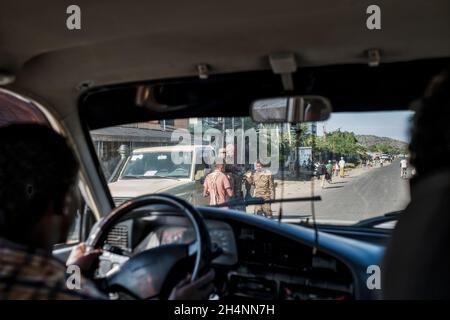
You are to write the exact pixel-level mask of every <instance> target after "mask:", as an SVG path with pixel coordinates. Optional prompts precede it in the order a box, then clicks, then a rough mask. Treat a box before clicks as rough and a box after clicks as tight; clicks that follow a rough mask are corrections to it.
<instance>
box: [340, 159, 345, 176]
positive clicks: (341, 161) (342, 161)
mask: <svg viewBox="0 0 450 320" xmlns="http://www.w3.org/2000/svg"><path fill="white" fill-rule="evenodd" d="M344 167H345V160H344V157H341V160H340V161H339V176H340V177H341V178H343V177H344Z"/></svg>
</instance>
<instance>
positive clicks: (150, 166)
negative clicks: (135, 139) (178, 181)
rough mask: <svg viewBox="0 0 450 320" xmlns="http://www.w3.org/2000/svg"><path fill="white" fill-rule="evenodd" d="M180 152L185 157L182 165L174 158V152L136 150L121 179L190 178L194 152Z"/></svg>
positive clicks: (181, 162)
mask: <svg viewBox="0 0 450 320" xmlns="http://www.w3.org/2000/svg"><path fill="white" fill-rule="evenodd" d="M175 152H176V151H174V154H175ZM178 152H180V153H182V156H183V157H184V159H181V160H182V161H180V163H177V161H176V160H174V159H173V158H172V152H167V151H165V152H164V151H162V152H152V151H144V150H136V151H134V152H133V154H132V155H131V156H130V157H129V158H128V161H127V162H126V164H125V166H124V168H123V170H122V172H121V174H120V176H119V179H133V178H135V179H151V178H158V177H161V178H170V177H173V178H189V175H190V172H191V165H190V164H191V163H192V152H187V151H178Z"/></svg>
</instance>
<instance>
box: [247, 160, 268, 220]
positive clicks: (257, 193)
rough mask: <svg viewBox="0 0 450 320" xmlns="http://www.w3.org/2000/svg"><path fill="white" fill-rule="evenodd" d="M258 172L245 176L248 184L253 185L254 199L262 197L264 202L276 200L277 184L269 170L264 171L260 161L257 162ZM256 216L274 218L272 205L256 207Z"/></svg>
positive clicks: (266, 204) (248, 173)
mask: <svg viewBox="0 0 450 320" xmlns="http://www.w3.org/2000/svg"><path fill="white" fill-rule="evenodd" d="M255 168H256V170H255V172H254V173H252V172H251V171H250V172H247V173H246V174H245V179H246V184H248V185H253V186H254V191H253V196H254V197H261V198H263V199H264V200H271V199H275V184H274V181H273V180H274V179H273V175H272V173H271V172H270V171H268V170H263V165H262V163H261V162H260V161H257V162H256V166H255ZM254 213H255V214H257V215H264V216H266V217H272V206H271V205H270V203H265V204H262V205H256V206H255V211H254Z"/></svg>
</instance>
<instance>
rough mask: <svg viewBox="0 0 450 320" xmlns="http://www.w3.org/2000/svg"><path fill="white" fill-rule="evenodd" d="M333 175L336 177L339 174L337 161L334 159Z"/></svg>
mask: <svg viewBox="0 0 450 320" xmlns="http://www.w3.org/2000/svg"><path fill="white" fill-rule="evenodd" d="M334 175H335V176H336V177H337V176H338V175H339V163H338V162H337V160H336V161H334Z"/></svg>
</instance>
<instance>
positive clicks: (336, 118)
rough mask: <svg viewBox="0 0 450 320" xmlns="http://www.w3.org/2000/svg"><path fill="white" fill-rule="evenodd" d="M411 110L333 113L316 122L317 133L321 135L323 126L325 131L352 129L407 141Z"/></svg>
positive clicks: (359, 132)
mask: <svg viewBox="0 0 450 320" xmlns="http://www.w3.org/2000/svg"><path fill="white" fill-rule="evenodd" d="M412 115H413V113H412V112H411V111H390V112H353V113H347V112H340V113H333V114H332V115H331V117H330V118H329V119H328V120H327V121H324V122H318V123H317V134H318V135H319V136H321V135H323V126H324V125H325V130H326V131H327V132H331V131H335V130H337V129H339V128H340V130H341V131H353V132H354V133H355V134H370V135H376V136H379V137H389V138H393V139H397V140H400V141H404V142H409V139H410V134H409V128H410V121H409V119H410V117H411V116H412Z"/></svg>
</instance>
